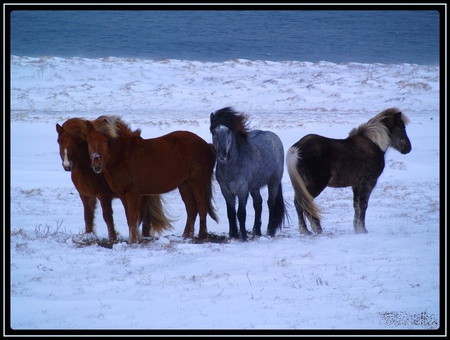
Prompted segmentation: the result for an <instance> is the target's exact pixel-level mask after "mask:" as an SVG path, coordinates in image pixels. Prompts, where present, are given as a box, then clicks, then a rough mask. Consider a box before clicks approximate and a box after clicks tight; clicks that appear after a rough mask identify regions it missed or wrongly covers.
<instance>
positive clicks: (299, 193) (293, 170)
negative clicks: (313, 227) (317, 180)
mask: <svg viewBox="0 0 450 340" xmlns="http://www.w3.org/2000/svg"><path fill="white" fill-rule="evenodd" d="M299 160H300V156H299V150H298V149H297V148H296V147H295V146H291V147H290V148H289V149H288V151H287V153H286V166H287V171H288V174H289V177H290V179H291V183H292V186H293V188H294V192H295V201H296V202H297V203H298V204H299V205H300V206H301V207H302V209H303V210H304V211H305V212H306V213H307V214H309V215H310V216H312V217H313V218H315V219H319V210H318V209H317V207H316V205H315V204H314V202H313V199H314V198H313V197H312V196H311V194H310V193H309V191H308V189H306V184H305V181H304V180H303V177H302V176H301V175H300V173H299V172H298V170H297V164H298V162H299Z"/></svg>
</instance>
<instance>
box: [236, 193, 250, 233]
mask: <svg viewBox="0 0 450 340" xmlns="http://www.w3.org/2000/svg"><path fill="white" fill-rule="evenodd" d="M238 197H239V206H238V213H237V215H238V220H239V230H240V232H241V239H242V240H243V241H247V230H246V229H245V219H246V217H247V212H246V206H247V200H248V192H246V193H245V194H240V195H238Z"/></svg>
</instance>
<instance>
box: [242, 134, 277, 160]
mask: <svg viewBox="0 0 450 340" xmlns="http://www.w3.org/2000/svg"><path fill="white" fill-rule="evenodd" d="M248 140H249V141H250V143H251V144H253V145H255V146H257V147H259V148H261V150H266V151H267V152H269V153H278V154H279V153H281V154H282V155H283V156H284V147H283V143H282V142H281V139H280V137H279V136H278V135H277V134H276V133H275V132H272V131H263V130H252V131H250V132H249V133H248Z"/></svg>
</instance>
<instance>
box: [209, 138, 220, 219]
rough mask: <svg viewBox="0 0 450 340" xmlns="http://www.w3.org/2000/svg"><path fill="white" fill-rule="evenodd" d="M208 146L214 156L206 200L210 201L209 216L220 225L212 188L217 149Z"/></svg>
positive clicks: (210, 145)
mask: <svg viewBox="0 0 450 340" xmlns="http://www.w3.org/2000/svg"><path fill="white" fill-rule="evenodd" d="M208 146H209V148H210V150H211V154H212V165H211V166H212V169H213V171H212V173H211V178H210V184H209V185H208V186H207V188H206V199H207V200H208V214H209V216H210V217H211V218H212V219H213V220H214V221H216V222H217V223H219V218H218V217H217V214H216V209H215V208H214V206H213V204H212V203H213V188H212V184H213V180H214V166H215V165H216V149H215V148H214V145H212V144H211V143H208Z"/></svg>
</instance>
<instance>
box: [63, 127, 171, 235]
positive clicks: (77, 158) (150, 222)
mask: <svg viewBox="0 0 450 340" xmlns="http://www.w3.org/2000/svg"><path fill="white" fill-rule="evenodd" d="M56 131H57V133H58V144H59V154H60V156H61V160H62V165H63V168H64V170H66V171H71V177H72V182H73V184H74V185H75V188H76V189H77V191H78V193H79V195H80V198H81V201H82V202H83V207H84V222H85V232H86V233H93V232H94V215H95V208H96V205H97V199H99V201H100V204H101V206H102V212H103V219H104V220H105V222H106V225H107V227H108V238H109V240H110V241H115V240H117V234H116V231H115V228H114V220H113V210H112V205H111V203H112V200H113V198H116V197H117V195H116V194H115V193H114V192H113V191H112V190H111V188H110V187H109V185H108V183H107V182H106V180H105V177H104V176H103V174H96V173H94V172H93V171H92V168H91V160H90V157H89V153H88V145H87V140H86V136H87V131H86V120H84V119H81V118H70V119H68V120H66V121H65V122H64V123H63V125H62V126H61V125H59V124H56ZM139 219H140V220H142V234H143V236H150V234H155V233H161V232H163V231H165V230H168V229H171V228H172V226H171V225H170V220H169V219H168V218H167V217H166V215H165V212H164V209H163V204H162V197H161V195H154V196H146V197H143V198H142V200H141V207H140V217H139Z"/></svg>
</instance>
